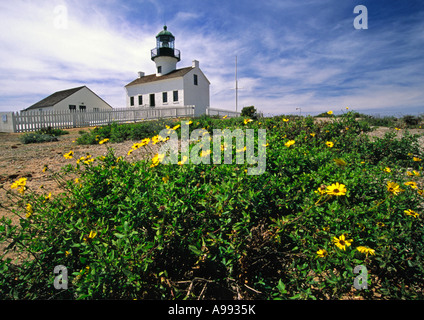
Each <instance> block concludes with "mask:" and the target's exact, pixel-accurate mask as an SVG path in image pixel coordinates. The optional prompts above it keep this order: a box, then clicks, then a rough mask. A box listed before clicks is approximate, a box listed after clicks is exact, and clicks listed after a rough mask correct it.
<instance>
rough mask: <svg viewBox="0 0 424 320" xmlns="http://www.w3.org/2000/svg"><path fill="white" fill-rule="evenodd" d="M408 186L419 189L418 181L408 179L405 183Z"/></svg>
mask: <svg viewBox="0 0 424 320" xmlns="http://www.w3.org/2000/svg"><path fill="white" fill-rule="evenodd" d="M404 184H405V185H406V186H411V188H412V189H418V187H417V183H416V182H414V181H408V182H405V183H404Z"/></svg>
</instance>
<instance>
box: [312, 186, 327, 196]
mask: <svg viewBox="0 0 424 320" xmlns="http://www.w3.org/2000/svg"><path fill="white" fill-rule="evenodd" d="M314 192H315V193H319V194H320V195H323V194H325V193H326V192H325V188H323V187H318V189H317V191H314Z"/></svg>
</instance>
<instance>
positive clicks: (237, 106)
mask: <svg viewBox="0 0 424 320" xmlns="http://www.w3.org/2000/svg"><path fill="white" fill-rule="evenodd" d="M237 107H238V81H237V56H236V112H237Z"/></svg>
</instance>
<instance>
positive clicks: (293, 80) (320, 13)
mask: <svg viewBox="0 0 424 320" xmlns="http://www.w3.org/2000/svg"><path fill="white" fill-rule="evenodd" d="M357 5H364V6H366V8H367V10H368V29H366V30H357V29H355V28H354V26H353V21H354V19H355V17H357V16H358V14H355V13H354V12H353V10H354V8H355V6H357ZM164 23H166V24H167V26H168V30H170V31H171V32H172V33H173V34H174V35H175V37H176V48H178V49H179V50H181V54H182V60H181V61H180V62H179V63H178V65H177V67H179V68H182V67H186V66H190V65H191V61H192V60H194V59H196V60H199V61H200V67H201V69H202V70H203V72H204V73H205V74H206V76H207V77H208V79H209V80H210V81H211V107H214V108H222V109H231V110H234V109H235V90H234V87H235V83H234V81H235V79H234V71H235V70H234V69H235V56H236V55H237V57H238V81H239V87H241V89H240V90H239V110H240V109H241V108H242V107H243V106H248V105H254V106H255V107H256V108H257V109H259V110H261V111H263V112H264V113H265V114H296V113H299V111H301V112H302V114H312V115H314V114H318V113H320V112H324V111H327V110H333V111H334V112H335V113H337V112H341V110H345V107H350V109H354V110H356V111H360V112H364V113H369V114H380V115H395V116H402V115H406V114H423V113H424V54H423V49H424V3H423V2H422V0H407V1H406V0H405V1H401V0H373V1H371V0H344V1H340V0H338V1H337V0H264V1H253V0H238V1H233V0H231V1H229V0H226V1H225V0H208V1H206V0H179V1H173V0H169V1H155V0H132V1H114V0H102V1H100V0H87V1H82V0H67V1H65V0H56V1H52V0H49V1H43V0H36V1H35V0H26V1H23V0H16V1H13V2H10V1H2V2H1V3H0V27H1V30H2V32H1V34H0V111H16V110H21V109H23V108H26V107H28V106H30V105H32V104H34V103H36V102H37V101H39V100H41V99H42V98H44V97H46V96H48V95H50V94H51V93H53V92H55V91H59V90H64V89H68V88H72V87H76V86H80V85H87V86H88V87H89V88H90V89H92V90H93V91H94V92H96V93H97V94H98V95H100V96H101V97H102V98H103V99H105V100H106V101H107V102H108V103H109V104H111V105H112V106H113V107H116V108H119V107H124V106H125V89H124V86H125V85H126V84H127V83H129V82H130V81H132V80H134V79H135V78H136V77H137V72H138V71H144V72H145V73H146V74H150V73H154V72H155V64H154V63H153V62H152V61H151V60H150V49H152V48H154V47H155V44H156V43H155V35H156V34H157V33H158V32H159V31H160V30H161V29H162V27H163V25H164ZM297 108H300V109H297Z"/></svg>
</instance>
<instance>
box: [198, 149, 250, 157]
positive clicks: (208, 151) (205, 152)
mask: <svg viewBox="0 0 424 320" xmlns="http://www.w3.org/2000/svg"><path fill="white" fill-rule="evenodd" d="M245 148H246V147H245ZM210 154H211V150H206V151H203V150H202V151H201V152H200V156H201V157H206V156H208V155H210Z"/></svg>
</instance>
